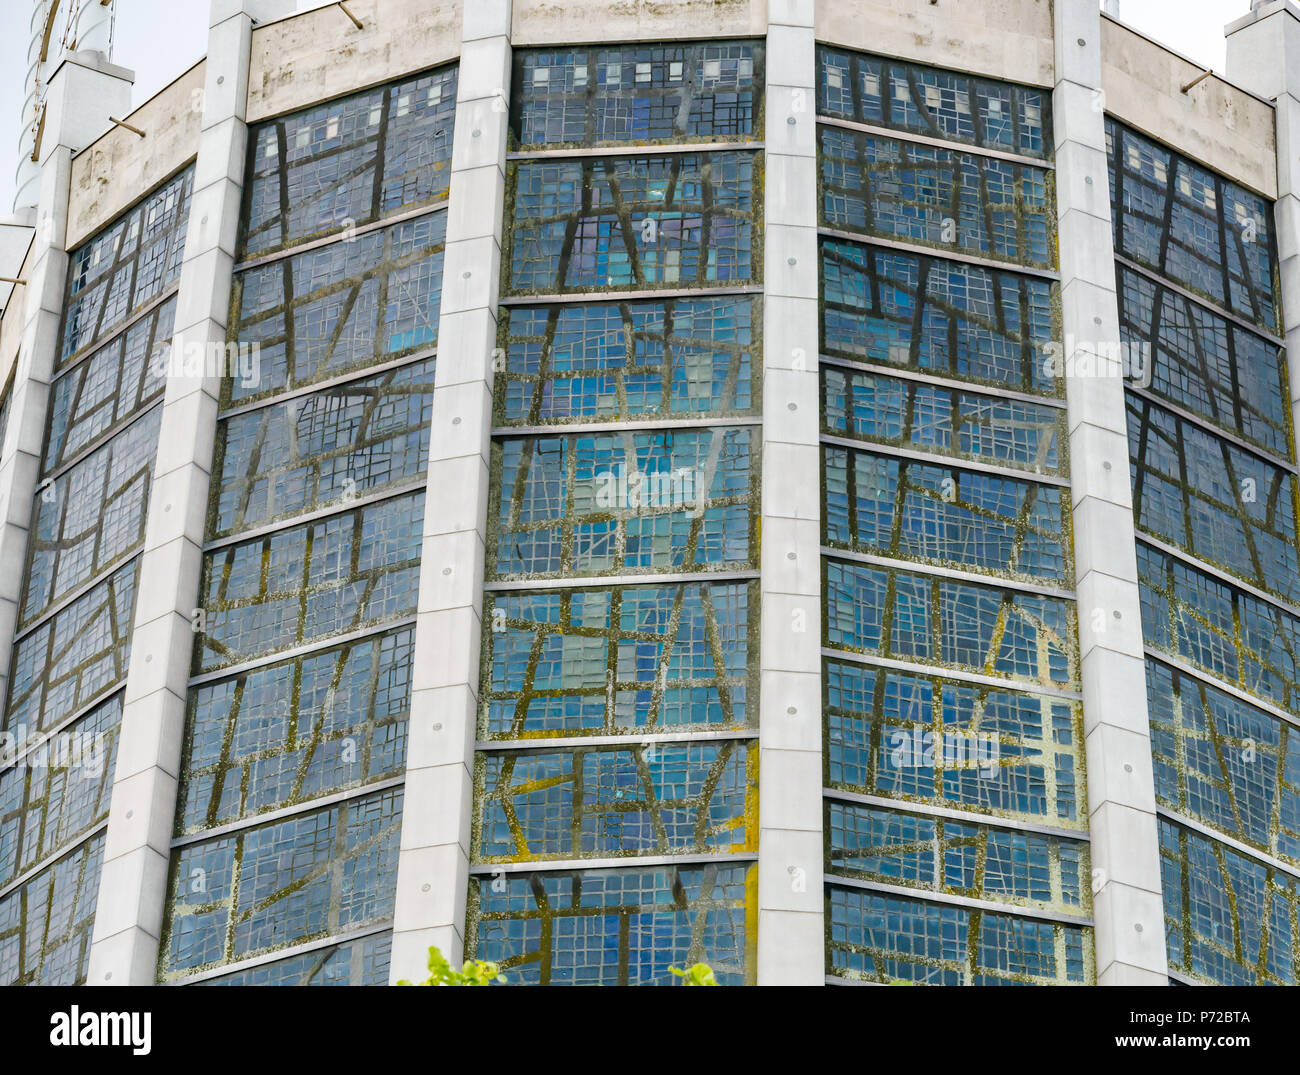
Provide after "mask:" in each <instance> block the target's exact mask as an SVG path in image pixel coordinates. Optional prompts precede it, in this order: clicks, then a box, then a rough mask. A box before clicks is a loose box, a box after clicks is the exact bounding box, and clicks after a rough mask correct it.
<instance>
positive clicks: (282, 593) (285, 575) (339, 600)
mask: <svg viewBox="0 0 1300 1075" xmlns="http://www.w3.org/2000/svg"><path fill="white" fill-rule="evenodd" d="M423 520H424V494H423V493H419V494H417V495H415V496H406V497H399V498H397V499H394V500H386V501H382V502H380V503H378V504H371V505H369V506H367V507H364V508H358V509H357V510H355V511H350V512H347V513H346V514H343V515H333V516H330V517H328V518H325V519H319V520H317V521H316V522H313V523H307V524H304V525H302V526H295V527H291V528H290V529H288V530H280V531H277V532H276V533H273V534H268V535H266V536H265V537H261V538H257V539H254V540H252V541H247V542H244V543H242V544H238V545H231V546H228V547H227V548H224V549H218V550H217V551H216V552H212V553H209V554H208V555H207V556H206V557H205V559H204V565H203V584H202V587H201V589H200V594H201V603H202V607H203V612H204V623H205V627H204V630H203V631H202V632H201V633H200V634H199V639H200V641H201V644H200V645H199V646H197V647H196V648H195V665H196V669H195V670H196V672H208V671H212V670H214V669H217V668H223V667H225V666H227V665H231V664H237V663H239V662H240V661H246V660H249V659H251V658H254V657H260V656H263V655H265V654H268V653H275V652H277V651H279V650H283V649H289V648H290V647H293V646H300V645H306V644H307V643H309V642H316V641H320V640H322V639H325V638H329V637H330V636H332V635H339V634H345V633H347V632H349V631H357V630H361V629H362V628H365V627H371V626H374V625H375V624H379V623H384V622H386V621H390V620H395V619H399V618H401V617H403V616H410V615H414V613H415V606H416V596H417V593H416V591H417V589H418V587H419V577H420V541H421V532H422V529H423Z"/></svg>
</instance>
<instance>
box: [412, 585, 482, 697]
mask: <svg viewBox="0 0 1300 1075" xmlns="http://www.w3.org/2000/svg"><path fill="white" fill-rule="evenodd" d="M482 641H483V622H482V620H481V619H480V618H479V616H478V614H477V613H476V612H475V611H474V609H473V608H472V607H471V606H468V605H463V606H461V607H459V608H450V609H434V610H432V611H429V612H421V613H420V614H419V617H418V623H417V627H416V632H415V661H414V688H415V689H416V690H420V689H423V688H434V687H455V686H463V685H464V684H465V683H466V682H467V679H466V671H467V670H470V669H472V670H474V671H475V672H477V669H478V665H479V653H480V651H481V649H482ZM468 682H470V684H471V686H473V682H474V681H473V680H469V681H468Z"/></svg>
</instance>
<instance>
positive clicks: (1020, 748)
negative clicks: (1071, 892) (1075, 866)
mask: <svg viewBox="0 0 1300 1075" xmlns="http://www.w3.org/2000/svg"><path fill="white" fill-rule="evenodd" d="M824 677H825V678H824V683H823V691H824V693H825V700H826V701H825V722H826V723H825V728H826V781H827V783H828V784H829V785H830V786H831V787H835V788H839V789H841V790H843V791H852V792H857V793H859V794H863V795H880V796H887V797H889V798H896V799H904V800H910V801H914V802H930V803H935V804H937V805H941V806H955V807H963V806H966V807H973V808H975V809H976V810H979V811H980V812H984V813H994V814H1009V815H1020V816H1022V817H1028V818H1033V819H1037V820H1040V821H1042V822H1044V823H1046V824H1050V825H1056V826H1060V827H1065V828H1072V829H1075V828H1077V829H1080V830H1084V829H1085V828H1086V825H1087V811H1086V810H1085V809H1084V805H1085V804H1084V802H1083V794H1084V788H1083V783H1084V781H1083V771H1084V757H1083V715H1082V711H1081V709H1080V708H1079V705H1078V703H1076V702H1070V701H1067V700H1065V699H1063V698H1053V697H1050V696H1048V695H1041V694H1022V693H1019V692H1016V691H1005V690H998V689H996V688H993V687H984V686H977V685H975V684H970V683H958V682H954V681H952V680H945V679H943V678H941V677H940V676H916V675H912V674H910V673H907V672H892V671H888V670H886V669H878V668H871V667H869V666H863V665H859V664H850V663H848V662H844V661H833V660H827V661H826V662H825V666H824Z"/></svg>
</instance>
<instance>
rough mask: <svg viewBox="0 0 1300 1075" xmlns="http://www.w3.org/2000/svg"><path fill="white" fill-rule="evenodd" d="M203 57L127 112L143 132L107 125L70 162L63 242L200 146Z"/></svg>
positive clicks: (130, 201)
mask: <svg viewBox="0 0 1300 1075" xmlns="http://www.w3.org/2000/svg"><path fill="white" fill-rule="evenodd" d="M205 77H206V63H204V62H199V63H197V64H195V65H194V66H193V67H191V68H190V69H189V70H188V71H186V72H185V74H183V75H181V77H180V78H178V79H177V80H176V81H175V82H173V83H172V84H171V85H169V86H168V87H167V88H166V89H163V90H161V91H160V92H159V93H158V94H156V95H155V96H153V97H151V98H149V100H148V101H146V102H145V103H144V104H142V105H141V106H140V107H139V108H137V109H136V110H135V111H134V112H132V113H131V114H130V115H129V116H118V117H117V118H118V119H125V120H126V122H127V123H129V124H131V126H133V127H138V128H139V129H140V130H142V131H144V132H145V136H144V137H143V138H141V137H139V135H136V134H133V133H131V132H130V131H128V130H127V129H126V128H124V127H112V128H110V129H109V130H108V132H107V133H105V134H104V135H102V136H101V137H100V138H98V139H97V140H96V141H94V142H92V143H91V144H90V145H89V146H87V147H86V148H85V149H84V150H82V151H81V152H80V153H78V154H77V156H76V157H75V158H74V159H73V162H72V197H71V198H70V199H69V202H68V210H69V212H68V247H69V249H74V248H75V247H77V246H78V245H80V244H81V243H83V242H84V241H85V240H86V239H88V238H89V237H90V236H91V235H93V234H94V233H95V232H96V231H98V230H99V229H100V228H102V227H103V226H104V225H105V224H107V223H109V221H111V220H113V219H114V218H116V217H117V216H119V215H120V214H121V213H122V212H123V211H125V210H126V209H129V208H130V207H131V206H132V205H134V204H135V203H136V202H137V201H139V200H140V196H141V195H142V194H144V193H145V191H149V190H152V189H153V188H154V187H156V186H158V185H159V184H160V183H162V182H163V181H164V180H165V179H169V178H170V177H171V176H173V175H175V174H176V173H177V172H179V171H180V170H181V169H182V168H184V167H185V166H186V165H187V164H189V162H190V161H191V160H193V159H194V157H195V155H196V154H197V153H198V151H199V130H200V127H201V125H202V123H203V82H204V78H205Z"/></svg>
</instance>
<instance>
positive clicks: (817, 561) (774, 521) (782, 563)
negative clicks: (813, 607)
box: [762, 515, 821, 597]
mask: <svg viewBox="0 0 1300 1075" xmlns="http://www.w3.org/2000/svg"><path fill="white" fill-rule="evenodd" d="M820 534H821V525H820V524H819V523H818V521H817V520H816V519H786V518H782V517H781V516H779V515H764V516H763V539H762V540H763V555H762V560H763V587H764V588H765V589H766V590H767V591H768V592H770V593H785V594H795V595H799V596H804V597H816V596H817V595H818V594H820V593H821V556H820V555H819V547H820V542H819V540H818V538H819V537H820Z"/></svg>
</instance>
